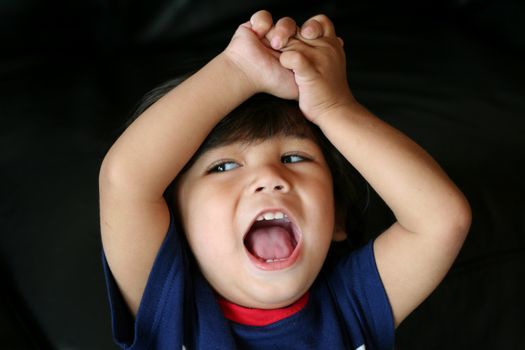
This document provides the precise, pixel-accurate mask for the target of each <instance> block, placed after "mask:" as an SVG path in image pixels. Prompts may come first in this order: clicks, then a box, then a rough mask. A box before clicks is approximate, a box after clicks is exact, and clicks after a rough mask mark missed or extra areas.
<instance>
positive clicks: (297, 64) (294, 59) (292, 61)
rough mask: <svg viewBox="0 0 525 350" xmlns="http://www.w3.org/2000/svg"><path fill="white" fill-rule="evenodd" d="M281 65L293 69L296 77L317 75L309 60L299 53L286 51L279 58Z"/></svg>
mask: <svg viewBox="0 0 525 350" xmlns="http://www.w3.org/2000/svg"><path fill="white" fill-rule="evenodd" d="M279 62H280V63H281V65H282V66H283V67H285V68H287V69H291V70H292V71H293V72H294V74H295V75H296V76H309V75H311V74H315V69H314V67H313V65H312V64H311V62H310V61H309V60H308V58H307V57H306V56H305V55H303V54H302V53H300V52H298V51H285V52H282V53H281V56H280V57H279Z"/></svg>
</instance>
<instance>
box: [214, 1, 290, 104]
mask: <svg viewBox="0 0 525 350" xmlns="http://www.w3.org/2000/svg"><path fill="white" fill-rule="evenodd" d="M296 31H297V25H296V24H295V21H294V20H292V19H291V18H289V17H285V18H282V19H280V20H279V21H278V22H277V23H276V24H275V25H273V20H272V16H271V15H270V13H269V12H268V11H264V10H263V11H259V12H257V13H255V14H254V15H253V16H252V17H251V19H250V21H248V22H246V23H243V24H241V25H240V26H239V28H238V29H237V31H236V32H235V34H234V35H233V38H232V40H231V41H230V44H229V45H228V47H227V48H226V50H225V51H224V54H225V56H226V57H227V58H228V59H229V61H230V62H232V63H233V64H234V65H235V66H236V67H237V68H239V69H240V70H241V72H242V73H243V75H244V76H245V77H246V79H248V81H249V82H250V85H251V86H252V89H253V93H257V92H266V93H269V94H272V95H275V96H277V97H281V98H286V99H294V98H297V96H298V90H297V85H296V83H295V80H294V76H293V73H292V71H290V70H289V69H287V68H285V67H283V66H282V65H281V63H280V62H279V57H280V56H281V52H279V51H277V50H278V49H280V48H281V47H282V46H284V45H286V44H287V43H288V41H289V40H290V39H291V38H292V37H293V36H295V34H296Z"/></svg>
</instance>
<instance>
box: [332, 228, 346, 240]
mask: <svg viewBox="0 0 525 350" xmlns="http://www.w3.org/2000/svg"><path fill="white" fill-rule="evenodd" d="M346 238H347V234H346V231H345V230H343V229H342V228H340V227H339V225H337V226H336V227H335V229H334V233H333V234H332V241H335V242H341V241H344V240H345V239H346Z"/></svg>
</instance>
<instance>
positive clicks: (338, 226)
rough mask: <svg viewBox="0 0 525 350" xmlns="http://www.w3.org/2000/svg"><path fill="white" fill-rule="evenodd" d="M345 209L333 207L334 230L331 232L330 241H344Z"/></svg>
mask: <svg viewBox="0 0 525 350" xmlns="http://www.w3.org/2000/svg"><path fill="white" fill-rule="evenodd" d="M345 218H346V215H345V211H344V210H342V209H341V207H340V206H338V207H336V209H335V225H334V232H333V234H332V241H335V242H341V241H344V240H345V239H346V238H347V237H348V235H347V234H346V230H345V226H346V225H345Z"/></svg>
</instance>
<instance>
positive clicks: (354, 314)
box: [103, 220, 394, 350]
mask: <svg viewBox="0 0 525 350" xmlns="http://www.w3.org/2000/svg"><path fill="white" fill-rule="evenodd" d="M188 250H189V249H188V248H186V246H185V244H184V243H183V241H182V239H181V237H180V236H179V234H178V233H177V232H176V230H175V225H174V223H173V220H172V222H171V223H170V227H169V230H168V233H167V235H166V237H165V239H164V242H163V243H162V246H161V248H160V249H159V252H158V254H157V257H156V259H155V262H154V265H153V267H152V270H151V273H150V276H149V279H148V282H147V285H146V288H145V290H144V294H143V297H142V300H141V303H140V306H139V309H138V312H137V316H136V318H135V319H134V318H133V316H132V315H131V313H130V311H129V309H128V308H127V306H126V304H125V302H124V300H123V298H122V295H121V293H120V291H119V289H118V287H117V285H116V282H115V280H114V278H113V276H112V274H111V271H110V270H109V267H108V265H107V262H106V260H105V258H104V259H103V261H104V271H105V274H106V283H107V287H108V294H109V300H110V308H111V315H112V326H113V335H114V339H115V342H116V343H117V344H118V345H119V346H120V347H121V348H122V349H134V350H138V349H148V350H150V349H162V350H168V349H169V350H173V349H177V350H178V349H182V348H183V345H184V346H185V348H186V349H188V350H189V349H227V350H231V349H237V348H238V349H359V350H364V349H367V350H372V349H378V350H382V349H393V347H394V321H393V316H392V311H391V308H390V304H389V302H388V299H387V296H386V293H385V290H384V288H383V285H382V282H381V279H380V277H379V273H378V271H377V267H376V264H375V258H374V253H373V244H372V241H370V242H369V243H368V244H367V245H365V246H364V247H362V248H361V249H359V250H357V251H355V252H352V253H351V254H349V255H348V256H346V257H345V258H342V259H341V260H340V261H339V262H338V263H337V264H334V265H333V266H332V267H330V268H327V267H325V268H323V269H322V271H321V273H320V275H319V276H318V277H317V279H316V281H315V282H314V284H313V286H312V288H311V290H310V295H309V298H308V302H307V304H306V306H305V307H304V308H303V309H302V310H300V311H299V312H297V313H295V314H293V315H291V316H289V317H287V318H285V319H282V320H279V321H277V322H275V323H272V324H269V325H267V326H247V325H242V324H238V323H235V322H232V321H228V320H227V319H226V318H225V317H224V316H223V314H222V312H221V310H220V308H219V305H218V302H217V299H216V296H215V294H214V292H213V291H212V289H211V287H210V286H209V285H208V283H207V282H206V281H205V279H204V278H203V277H202V275H201V273H200V272H199V271H198V269H197V268H196V266H195V265H196V264H195V263H192V258H191V257H190V256H189V252H188Z"/></svg>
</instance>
